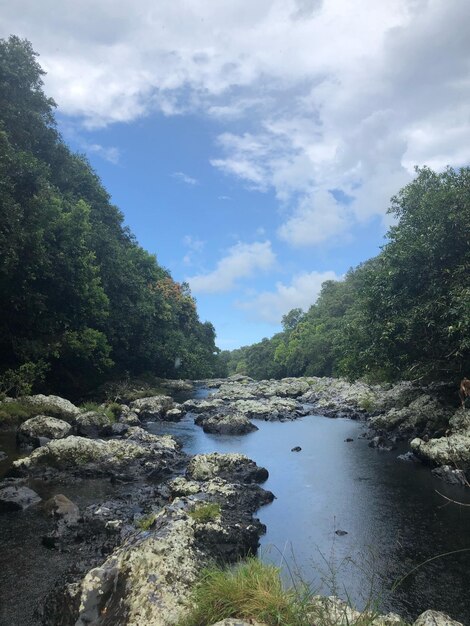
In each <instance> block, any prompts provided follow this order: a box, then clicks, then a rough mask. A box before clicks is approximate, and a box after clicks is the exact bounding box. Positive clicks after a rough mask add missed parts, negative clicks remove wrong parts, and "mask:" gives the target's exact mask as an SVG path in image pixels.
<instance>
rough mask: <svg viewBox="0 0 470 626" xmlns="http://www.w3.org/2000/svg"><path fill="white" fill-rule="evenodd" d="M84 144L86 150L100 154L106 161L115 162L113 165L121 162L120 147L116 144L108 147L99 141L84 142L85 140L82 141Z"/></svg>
mask: <svg viewBox="0 0 470 626" xmlns="http://www.w3.org/2000/svg"><path fill="white" fill-rule="evenodd" d="M82 146H83V148H84V149H85V150H88V151H89V152H94V153H95V154H98V155H99V156H100V157H101V158H103V159H104V160H105V161H109V162H110V163H113V165H117V164H118V163H119V159H120V157H121V154H120V151H119V148H116V147H114V146H111V147H106V146H102V145H100V144H97V143H91V144H89V143H83V142H82Z"/></svg>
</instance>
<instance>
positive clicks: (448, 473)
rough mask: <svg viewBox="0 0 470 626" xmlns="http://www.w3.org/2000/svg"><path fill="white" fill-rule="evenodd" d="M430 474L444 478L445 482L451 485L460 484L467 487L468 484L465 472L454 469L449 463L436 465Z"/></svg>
mask: <svg viewBox="0 0 470 626" xmlns="http://www.w3.org/2000/svg"><path fill="white" fill-rule="evenodd" d="M432 474H434V476H437V477H438V478H440V479H441V480H445V482H446V483H449V484H451V485H461V486H462V487H467V486H468V484H469V483H468V481H467V477H466V476H465V472H463V471H462V470H460V469H455V468H454V467H451V466H450V465H441V467H436V468H435V469H433V470H432Z"/></svg>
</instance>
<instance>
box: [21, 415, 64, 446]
mask: <svg viewBox="0 0 470 626" xmlns="http://www.w3.org/2000/svg"><path fill="white" fill-rule="evenodd" d="M71 432H72V426H71V425H70V424H69V423H68V422H66V421H64V420H60V419H57V418H56V417H49V416H47V415H37V416H36V417H31V418H30V419H29V420H26V422H23V423H22V424H21V425H20V426H19V428H18V430H17V432H16V439H17V442H18V444H19V445H25V446H32V447H33V448H36V447H37V446H39V445H40V439H43V438H46V439H63V438H64V437H67V436H68V435H70V433H71Z"/></svg>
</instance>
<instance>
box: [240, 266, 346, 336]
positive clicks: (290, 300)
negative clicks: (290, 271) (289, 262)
mask: <svg viewBox="0 0 470 626" xmlns="http://www.w3.org/2000/svg"><path fill="white" fill-rule="evenodd" d="M340 279H341V277H340V276H338V275H337V274H335V272H333V271H327V272H310V273H304V274H298V275H297V276H294V277H293V278H292V281H291V283H290V285H284V283H281V282H278V283H276V291H274V292H271V291H264V292H262V293H260V294H259V295H258V296H256V298H254V299H252V300H250V301H248V302H240V303H239V306H240V308H242V309H245V310H247V311H250V312H251V313H252V314H253V315H254V316H255V317H256V318H258V319H262V320H264V321H266V322H271V323H273V324H279V323H280V322H281V319H282V316H283V315H285V314H286V313H288V312H289V311H290V310H291V309H296V308H300V309H303V310H304V311H306V310H307V309H308V308H309V307H310V306H311V305H312V304H314V303H315V302H316V300H317V298H318V295H319V293H320V289H321V286H322V283H324V282H325V281H326V280H340Z"/></svg>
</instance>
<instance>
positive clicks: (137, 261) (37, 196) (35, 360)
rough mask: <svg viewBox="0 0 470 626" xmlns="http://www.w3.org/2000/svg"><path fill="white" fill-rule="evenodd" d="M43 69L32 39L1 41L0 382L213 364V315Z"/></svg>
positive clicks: (175, 372) (86, 378) (209, 370)
mask: <svg viewBox="0 0 470 626" xmlns="http://www.w3.org/2000/svg"><path fill="white" fill-rule="evenodd" d="M43 74H44V72H43V70H42V69H41V67H40V65H39V63H38V62H37V60H36V53H35V52H34V51H33V49H32V47H31V44H30V43H29V42H28V41H25V40H21V39H19V38H18V37H14V36H12V37H10V38H9V39H8V40H0V181H1V183H0V184H1V193H0V247H1V250H2V256H1V259H0V289H1V291H2V294H3V296H4V304H3V309H2V316H1V318H0V376H2V379H3V381H5V382H4V383H3V386H5V385H7V383H8V381H10V380H12V376H13V378H14V374H13V373H14V372H17V373H18V376H19V378H18V383H16V382H15V383H14V384H12V385H11V390H12V392H14V393H16V394H18V393H26V392H29V391H30V388H31V387H34V386H35V387H36V388H38V389H41V390H44V391H46V390H49V389H53V390H54V391H59V392H60V391H62V392H65V393H68V394H72V395H79V394H82V393H83V392H85V391H86V390H88V389H91V388H93V387H95V386H96V385H97V384H99V383H100V382H101V381H103V380H104V379H105V378H108V377H110V376H118V375H119V374H122V373H123V372H124V371H129V372H130V373H131V374H133V375H140V374H142V373H143V372H146V371H149V372H152V373H153V374H154V375H157V376H164V377H175V376H180V377H192V378H195V377H209V376H211V375H213V373H214V371H215V367H216V354H217V348H216V347H215V343H214V342H215V331H214V328H213V326H212V325H211V324H210V323H209V322H206V323H201V321H200V320H199V318H198V314H197V311H196V306H195V301H194V299H193V298H192V296H191V294H190V292H189V288H188V286H187V285H186V284H184V283H183V284H178V283H176V282H175V281H173V279H172V278H171V276H170V274H169V273H168V271H167V270H166V269H164V268H163V267H161V266H160V265H159V264H158V262H157V260H156V258H155V256H154V255H151V254H149V253H148V252H146V251H145V250H143V249H142V248H141V247H140V246H139V245H138V244H137V243H136V241H135V239H134V237H133V236H132V234H131V233H130V232H129V230H128V229H127V228H126V227H125V226H124V225H123V216H122V214H121V212H120V211H119V210H118V209H117V208H116V207H115V206H113V205H112V204H111V203H110V199H109V195H108V193H107V192H106V190H105V189H104V188H103V186H102V184H101V182H100V180H99V178H98V177H97V175H96V174H95V172H94V171H93V170H92V169H91V167H90V165H89V164H88V162H87V161H86V159H85V158H84V157H82V156H80V155H76V154H73V153H71V152H70V150H69V149H68V147H67V146H66V145H65V144H64V143H63V141H62V139H61V137H60V135H59V133H58V132H57V130H56V128H55V121H54V106H55V104H54V102H53V101H52V100H51V99H50V98H47V97H46V95H45V94H44V92H43V89H42V87H43V83H42V76H43ZM43 366H44V367H43ZM30 367H32V368H36V369H37V370H38V375H37V376H36V379H34V376H29V374H28V376H26V374H27V373H28V372H27V371H26V370H27V368H30ZM22 368H23V369H22ZM39 370H41V371H40V374H41V375H39ZM46 370H47V371H46ZM41 376H43V378H44V380H43V381H41ZM21 380H24V381H25V385H26V386H24V385H23V386H22V385H21V384H20V383H21ZM8 384H9V383H8ZM28 385H30V387H28Z"/></svg>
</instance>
